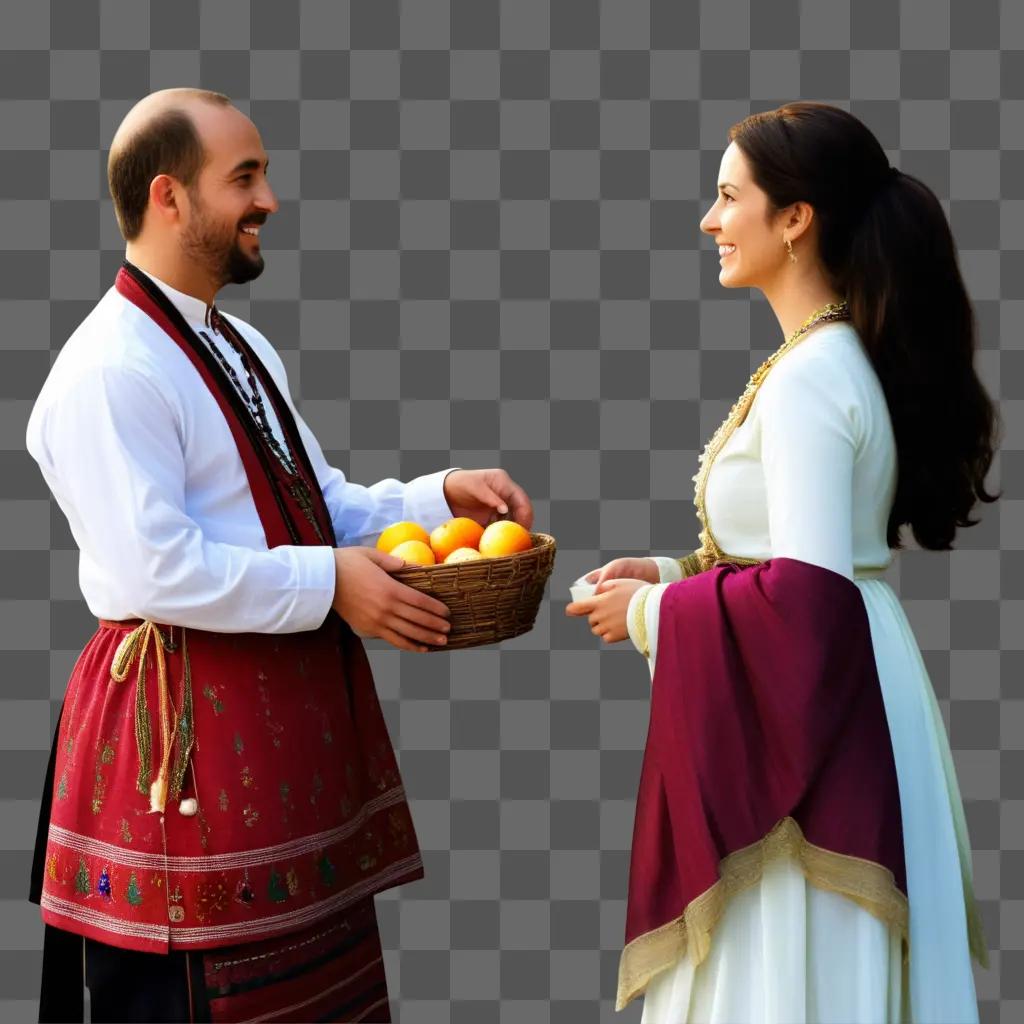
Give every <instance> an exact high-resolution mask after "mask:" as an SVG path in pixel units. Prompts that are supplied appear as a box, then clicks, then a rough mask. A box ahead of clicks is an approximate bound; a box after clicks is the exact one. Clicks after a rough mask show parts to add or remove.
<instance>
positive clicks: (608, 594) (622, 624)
mask: <svg viewBox="0 0 1024 1024" xmlns="http://www.w3.org/2000/svg"><path fill="white" fill-rule="evenodd" d="M647 585H648V584H647V582H646V581H645V580H630V579H625V578H622V579H610V580H605V581H604V582H603V583H600V584H599V585H598V588H597V590H596V591H595V592H594V596H593V597H585V598H584V599H583V600H582V601H573V602H571V603H570V604H567V605H566V606H565V614H566V615H578V616H582V615H586V616H587V621H588V622H589V623H590V632H591V633H593V634H594V636H596V637H600V638H601V639H602V640H603V641H604V642H605V643H606V644H615V643H618V642H619V641H620V640H625V639H626V637H627V636H629V630H628V628H627V627H626V611H627V610H628V608H629V601H630V598H631V597H632V596H633V595H634V594H635V593H636V592H637V591H638V590H639V589H640V588H641V587H646V586H647Z"/></svg>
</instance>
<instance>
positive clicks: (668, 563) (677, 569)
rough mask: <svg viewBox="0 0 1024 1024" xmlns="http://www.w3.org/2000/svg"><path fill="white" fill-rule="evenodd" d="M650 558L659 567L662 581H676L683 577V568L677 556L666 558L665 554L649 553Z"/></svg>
mask: <svg viewBox="0 0 1024 1024" xmlns="http://www.w3.org/2000/svg"><path fill="white" fill-rule="evenodd" d="M648 557H649V558H650V560H651V561H652V562H653V563H654V564H655V565H656V566H657V567H658V575H659V576H660V577H661V579H660V581H659V582H661V583H676V582H678V581H679V580H681V579H682V578H683V569H682V566H681V565H680V564H679V562H678V560H677V559H675V558H665V557H664V556H663V555H649V556H648Z"/></svg>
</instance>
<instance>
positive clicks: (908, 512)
mask: <svg viewBox="0 0 1024 1024" xmlns="http://www.w3.org/2000/svg"><path fill="white" fill-rule="evenodd" d="M729 139H730V140H731V141H734V142H735V143H736V145H737V146H738V147H739V149H740V150H741V152H742V153H743V155H744V157H745V158H746V159H747V162H748V163H749V164H750V167H751V172H752V176H753V179H754V181H755V183H756V184H757V185H758V187H759V188H761V189H762V190H763V191H764V192H765V193H767V196H768V200H769V203H770V204H771V205H772V206H773V207H774V208H775V210H776V211H777V210H780V209H783V208H785V207H786V206H789V205H790V204H792V203H795V202H797V201H798V200H802V201H804V202H806V203H809V204H810V205H811V206H812V207H813V209H814V213H815V216H816V218H817V221H818V225H819V233H818V245H819V256H820V258H821V261H822V264H823V267H824V270H825V272H826V273H827V274H828V275H829V277H830V278H831V284H832V285H833V287H834V288H835V290H836V291H837V292H838V293H839V294H840V295H844V296H845V297H846V300H847V302H848V303H849V306H850V315H851V320H852V323H853V326H854V327H855V328H856V330H857V333H858V334H859V335H860V338H861V340H862V342H863V343H864V346H865V348H866V350H867V353H868V356H869V358H870V359H871V362H872V364H873V365H874V368H875V372H876V373H877V374H878V377H879V380H880V381H881V383H882V388H883V390H884V391H885V397H886V401H887V403H888V406H889V415H890V418H891V420H892V425H893V432H894V434H895V438H896V455H897V465H898V467H899V474H898V483H897V487H896V497H895V501H894V503H893V507H892V511H891V513H890V515H889V524H888V531H887V533H888V538H887V539H888V543H889V547H890V548H900V547H902V544H901V542H900V527H901V526H903V524H904V523H906V524H909V526H910V528H911V530H912V531H913V534H914V537H915V539H916V540H917V542H918V544H920V546H921V547H924V548H931V549H934V550H940V551H941V550H948V549H949V548H951V547H952V546H953V538H954V537H955V535H956V531H957V528H958V527H960V526H974V525H975V524H976V523H977V522H978V521H979V520H977V519H970V518H969V514H970V512H971V509H972V508H973V507H974V505H975V503H976V502H977V501H978V500H979V499H980V500H981V501H986V502H991V501H995V500H996V499H997V498H998V497H1000V494H998V493H997V494H989V493H988V491H986V490H985V476H986V474H987V473H988V470H989V467H990V465H991V463H992V458H993V455H994V453H995V449H996V447H997V445H998V438H997V434H998V433H999V432H1000V421H999V416H998V412H997V410H996V408H995V405H994V404H993V402H992V400H991V399H990V398H989V396H988V394H987V393H986V391H985V389H984V387H983V386H982V384H981V381H980V380H979V379H978V375H977V373H976V372H975V368H974V352H975V347H976V325H975V319H974V311H973V310H972V308H971V303H970V300H969V299H968V297H967V289H966V288H965V287H964V282H963V278H962V277H961V276H960V269H959V266H958V264H957V256H956V247H955V244H954V242H953V236H952V233H951V232H950V229H949V223H948V222H947V220H946V214H945V211H944V210H943V209H942V205H941V204H940V203H939V200H938V199H937V198H936V196H935V194H934V193H933V192H932V191H931V189H929V188H928V186H927V185H925V184H924V183H923V182H922V181H920V180H919V179H917V178H915V177H913V176H911V175H909V174H903V173H901V172H895V171H890V168H889V160H888V158H887V157H886V155H885V151H884V150H883V149H882V147H881V145H880V144H879V142H878V140H877V139H876V138H875V136H874V135H873V134H872V133H871V132H870V131H869V130H868V128H867V127H866V126H865V125H864V124H863V123H862V122H860V121H859V120H858V119H857V118H856V117H854V116H853V115H852V114H850V113H848V112H847V111H845V110H842V109H840V108H839V107H833V106H829V105H827V104H824V103H788V104H786V105H785V106H782V107H779V108H778V109H776V110H771V111H766V112H764V113H758V114H752V115H751V116H750V117H748V118H746V119H745V120H743V121H741V122H739V123H738V124H735V125H733V127H732V128H731V129H730V130H729Z"/></svg>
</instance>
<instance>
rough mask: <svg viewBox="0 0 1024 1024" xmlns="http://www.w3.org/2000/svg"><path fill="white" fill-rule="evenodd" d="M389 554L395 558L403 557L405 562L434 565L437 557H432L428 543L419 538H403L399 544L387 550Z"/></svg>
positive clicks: (432, 553)
mask: <svg viewBox="0 0 1024 1024" xmlns="http://www.w3.org/2000/svg"><path fill="white" fill-rule="evenodd" d="M388 554H389V555H394V556H395V558H404V559H405V561H406V562H409V563H411V564H412V565H434V564H435V563H436V562H437V559H436V558H434V552H433V551H431V550H430V547H429V545H427V544H424V543H423V541H421V540H403V541H402V543H401V544H397V545H396V546H395V547H393V548H392V549H391V550H390V551H389V552H388Z"/></svg>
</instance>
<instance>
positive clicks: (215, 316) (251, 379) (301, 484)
mask: <svg viewBox="0 0 1024 1024" xmlns="http://www.w3.org/2000/svg"><path fill="white" fill-rule="evenodd" d="M209 317H210V326H211V327H213V329H214V330H215V331H216V332H217V333H218V334H220V336H221V337H222V338H226V339H227V342H228V344H229V345H230V346H231V347H232V348H233V349H234V350H235V352H236V353H237V355H238V358H239V359H240V360H241V363H242V368H243V369H244V370H245V376H246V380H247V381H248V383H249V388H250V390H251V394H247V393H246V391H245V389H244V388H243V387H242V384H241V381H239V379H238V374H237V373H235V369H234V367H233V366H232V365H231V364H230V363H229V362H228V361H227V359H226V358H225V357H224V353H223V352H221V350H220V346H219V345H217V344H215V343H214V342H213V340H212V339H211V338H210V337H209V336H208V335H207V334H206V333H205V332H204V331H200V332H199V333H200V334H201V335H202V336H203V338H204V339H205V341H206V343H207V345H208V346H209V348H211V349H212V350H213V354H214V356H216V358H217V361H218V362H219V363H220V365H221V368H222V369H223V370H224V372H225V373H226V374H227V375H228V377H229V379H230V380H231V383H232V384H233V385H234V388H235V390H236V391H237V392H238V394H239V395H240V396H241V398H242V400H243V401H244V402H245V405H246V408H247V409H248V410H249V412H250V414H251V415H252V417H253V419H254V420H255V421H256V425H257V427H258V428H259V431H260V435H261V436H262V437H263V439H264V440H265V441H266V442H267V445H268V447H269V448H270V450H271V451H272V452H273V453H274V455H275V456H276V457H277V460H278V461H279V462H280V463H281V465H282V466H284V468H285V471H286V472H287V474H288V477H289V480H288V490H289V491H290V492H291V495H292V497H293V498H295V500H296V502H297V503H298V505H299V508H301V509H302V514H303V515H304V516H305V517H306V519H307V521H308V522H309V523H310V524H311V525H312V526H313V529H314V530H315V531H316V535H317V538H318V539H319V540H320V541H321V543H323V544H326V543H327V540H326V538H325V537H324V535H323V532H322V530H321V529H320V524H319V523H318V522H317V519H316V513H315V511H314V509H313V495H312V493H311V491H310V489H309V486H308V484H307V483H306V481H305V480H304V479H303V477H302V474H301V473H300V472H299V467H298V465H297V464H296V462H295V457H294V454H293V453H292V451H291V449H290V447H288V441H287V439H286V440H285V446H286V448H282V447H281V444H280V442H279V441H278V440H277V437H276V436H275V434H274V431H273V429H272V428H271V426H270V419H269V417H268V416H267V410H266V406H264V404H263V396H262V395H261V394H260V389H259V387H258V386H257V383H256V374H255V373H254V372H253V368H252V363H251V362H250V361H249V357H248V356H247V355H246V354H245V349H244V348H243V347H242V346H241V345H239V344H238V342H237V341H236V340H235V337H234V329H233V327H232V326H231V324H230V323H229V322H228V321H227V320H226V319H225V317H223V316H222V315H221V313H220V311H219V310H218V309H217V308H216V306H213V307H211V308H210V311H209Z"/></svg>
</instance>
